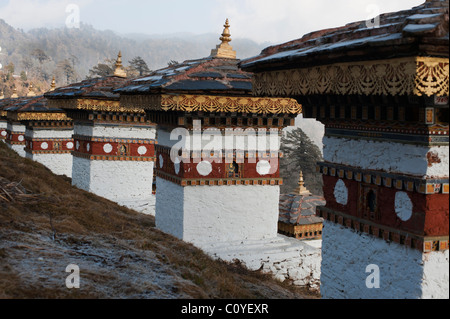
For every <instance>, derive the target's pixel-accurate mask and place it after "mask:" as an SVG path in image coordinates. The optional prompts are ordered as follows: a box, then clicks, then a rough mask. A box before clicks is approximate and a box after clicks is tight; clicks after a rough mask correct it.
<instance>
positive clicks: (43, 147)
mask: <svg viewBox="0 0 450 319" xmlns="http://www.w3.org/2000/svg"><path fill="white" fill-rule="evenodd" d="M41 148H42V149H43V150H46V149H48V144H47V142H43V143H41Z"/></svg>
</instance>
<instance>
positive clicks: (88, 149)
mask: <svg viewBox="0 0 450 319" xmlns="http://www.w3.org/2000/svg"><path fill="white" fill-rule="evenodd" d="M90 149H91V144H89V143H88V145H86V150H87V151H88V152H89V151H90Z"/></svg>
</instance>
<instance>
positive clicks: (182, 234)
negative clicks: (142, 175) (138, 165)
mask: <svg viewBox="0 0 450 319" xmlns="http://www.w3.org/2000/svg"><path fill="white" fill-rule="evenodd" d="M156 185H157V189H158V191H157V209H156V226H157V227H158V228H159V229H161V230H162V231H164V232H167V233H169V234H171V235H173V236H175V237H178V238H180V239H182V240H184V241H187V242H191V243H202V242H213V241H218V242H226V241H234V240H251V239H266V238H275V237H276V236H277V227H278V226H277V225H278V205H279V197H280V188H279V186H243V185H235V186H188V187H182V186H179V185H176V184H174V183H171V182H169V181H166V180H164V179H161V178H157V184H156Z"/></svg>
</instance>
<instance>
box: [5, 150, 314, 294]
mask: <svg viewBox="0 0 450 319" xmlns="http://www.w3.org/2000/svg"><path fill="white" fill-rule="evenodd" d="M69 264H76V265H78V266H79V267H80V276H81V280H80V285H81V287H80V289H74V290H69V289H67V288H66V285H65V280H66V277H67V276H68V275H69V274H68V273H66V272H65V270H66V267H67V266H68V265H69ZM2 298H102V299H103V298H151V299H180V298H183V299H185V298H188V299H189V298H202V299H203V298H213V299H224V298H231V299H235V298H251V299H253V298H264V299H280V298H289V299H297V298H298V299H304V298H317V296H315V295H312V294H309V293H308V292H307V291H305V290H300V289H296V288H293V287H292V286H289V285H288V284H281V283H279V282H276V281H274V280H273V279H271V278H270V277H269V276H267V275H264V274H261V273H259V272H250V271H248V270H246V269H244V268H243V267H242V266H240V265H239V264H227V263H223V262H220V261H215V260H212V259H210V258H209V257H208V256H206V255H205V254H204V253H203V252H202V251H200V250H198V249H196V248H195V247H193V246H192V245H189V244H186V243H183V242H181V241H179V240H177V239H175V238H173V237H171V236H169V235H166V234H164V233H162V232H160V231H158V230H157V229H155V221H154V218H153V217H151V216H144V215H141V214H138V213H136V212H134V211H131V210H128V209H125V208H122V207H119V206H117V205H115V204H114V203H112V202H109V201H107V200H104V199H102V198H99V197H97V196H95V195H92V194H90V193H87V192H84V191H81V190H78V189H76V188H74V187H72V186H71V183H70V180H69V179H67V178H64V177H60V176H55V175H53V174H52V173H51V172H50V171H49V170H48V169H46V168H45V167H44V166H42V165H40V164H37V163H35V162H32V161H30V160H27V159H23V158H20V157H19V156H18V155H16V154H15V153H14V152H12V151H11V150H9V149H8V148H7V147H6V145H5V144H4V143H2V142H0V299H2Z"/></svg>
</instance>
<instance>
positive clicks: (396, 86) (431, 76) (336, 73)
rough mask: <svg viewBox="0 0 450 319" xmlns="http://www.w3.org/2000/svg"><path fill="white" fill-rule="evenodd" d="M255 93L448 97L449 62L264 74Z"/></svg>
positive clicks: (416, 60) (410, 60)
mask: <svg viewBox="0 0 450 319" xmlns="http://www.w3.org/2000/svg"><path fill="white" fill-rule="evenodd" d="M253 92H254V95H257V96H295V95H314V94H337V95H391V96H397V95H415V96H432V95H436V96H448V94H449V59H448V58H433V57H407V58H397V59H391V60H379V61H364V62H350V63H335V64H331V65H324V66H317V67H311V68H302V69H290V70H280V71H271V72H262V73H257V74H255V75H254V78H253Z"/></svg>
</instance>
